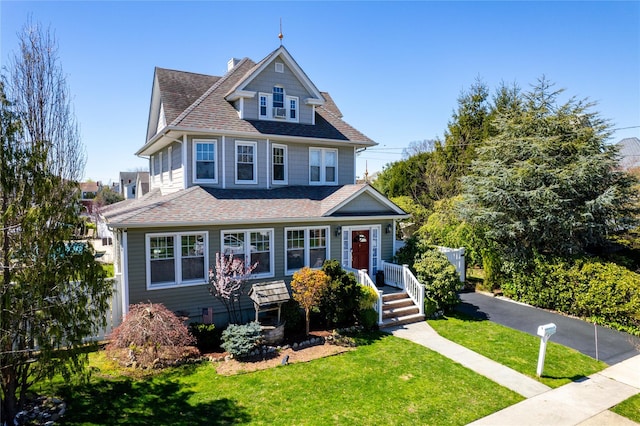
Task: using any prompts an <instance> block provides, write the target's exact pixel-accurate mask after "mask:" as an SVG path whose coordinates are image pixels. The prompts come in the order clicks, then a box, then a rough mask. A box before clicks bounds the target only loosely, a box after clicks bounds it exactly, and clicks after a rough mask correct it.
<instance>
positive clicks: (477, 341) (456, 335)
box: [428, 313, 607, 388]
mask: <svg viewBox="0 0 640 426" xmlns="http://www.w3.org/2000/svg"><path fill="white" fill-rule="evenodd" d="M428 322H429V324H430V325H431V326H432V327H433V328H434V329H435V330H436V331H437V332H438V334H440V335H441V336H442V337H445V338H447V339H449V340H452V341H454V342H456V343H458V344H460V345H462V346H464V347H466V348H469V349H471V350H472V351H475V352H478V353H480V354H482V355H484V356H486V357H487V358H490V359H492V360H494V361H497V362H499V363H500V364H503V365H506V366H507V367H510V368H512V369H514V370H516V371H518V372H520V373H522V374H526V375H527V376H531V377H533V378H537V377H536V367H537V365H538V352H539V350H540V338H539V337H536V336H532V335H530V334H527V333H523V332H521V331H518V330H514V329H512V328H509V327H505V326H502V325H500V324H496V323H493V322H491V321H487V320H479V319H475V318H470V317H468V316H465V315H462V314H459V313H454V314H452V315H451V316H449V317H444V318H442V319H437V320H429V321H428ZM551 340H553V337H552V338H551ZM606 367H607V364H605V363H604V362H602V361H596V360H595V359H593V358H591V357H589V356H586V355H583V354H581V353H580V352H578V351H576V350H574V349H571V348H567V347H566V346H562V345H559V344H557V343H554V342H553V341H550V342H549V343H548V344H547V354H546V357H545V363H544V371H543V372H542V377H541V378H540V379H539V380H540V381H541V382H542V383H544V384H545V385H547V386H550V387H552V388H557V387H559V386H562V385H564V384H567V383H569V382H571V381H574V380H576V379H579V378H580V377H585V376H588V375H590V374H593V373H596V372H598V371H600V370H602V369H604V368H606Z"/></svg>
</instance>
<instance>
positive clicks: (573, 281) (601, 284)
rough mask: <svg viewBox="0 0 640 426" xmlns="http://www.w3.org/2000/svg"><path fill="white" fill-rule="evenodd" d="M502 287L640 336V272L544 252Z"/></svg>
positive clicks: (529, 299) (523, 299)
mask: <svg viewBox="0 0 640 426" xmlns="http://www.w3.org/2000/svg"><path fill="white" fill-rule="evenodd" d="M509 277H510V279H508V280H506V282H505V283H503V285H502V290H503V292H504V294H505V295H506V296H508V297H510V298H512V299H515V300H518V301H521V302H525V303H528V304H531V305H534V306H538V307H541V308H546V309H554V310H557V311H560V312H564V313H567V314H569V315H574V316H577V317H580V318H586V319H588V320H589V321H592V322H595V323H598V324H601V325H605V326H609V327H612V328H615V329H617V330H621V331H626V332H628V333H632V334H636V335H640V274H637V273H635V272H632V271H630V270H628V269H626V268H624V267H623V266H620V265H617V264H615V263H611V262H606V261H603V260H601V259H597V258H579V259H573V260H567V259H560V258H551V257H545V256H541V255H538V256H536V257H535V259H534V261H533V263H532V265H530V267H529V268H526V269H522V270H515V268H514V270H512V271H510V273H509Z"/></svg>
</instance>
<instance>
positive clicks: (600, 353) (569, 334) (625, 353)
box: [456, 292, 640, 365]
mask: <svg viewBox="0 0 640 426" xmlns="http://www.w3.org/2000/svg"><path fill="white" fill-rule="evenodd" d="M460 299H461V300H462V303H460V304H459V305H458V307H457V308H456V310H458V311H460V312H462V313H465V314H467V315H471V316H474V317H477V318H485V319H488V320H490V321H493V322H496V323H498V324H502V325H504V326H507V327H510V328H514V329H516V330H520V331H524V332H526V333H529V334H532V335H534V336H535V335H536V333H537V331H538V326H539V325H542V324H548V323H550V322H552V323H554V324H555V325H556V326H557V332H556V334H554V335H553V336H552V337H551V341H552V342H556V343H560V344H561V345H564V346H568V347H570V348H573V349H575V350H577V351H579V352H582V353H583V354H585V355H588V356H590V357H592V358H597V359H599V360H601V361H604V362H606V363H607V364H609V365H612V364H616V363H618V362H620V361H624V360H626V359H628V358H631V357H633V356H636V355H639V354H640V338H638V337H636V336H632V335H630V334H627V333H622V332H619V331H616V330H611V329H609V328H604V327H601V326H595V327H594V325H593V324H591V323H588V322H586V321H582V320H578V319H575V318H570V317H567V316H564V315H560V314H556V313H553V312H548V311H545V310H543V309H538V308H533V307H531V306H526V305H523V304H520V303H516V302H513V301H510V300H507V299H503V298H497V297H492V296H488V295H485V294H483V293H474V292H471V293H461V294H460ZM596 337H597V348H596ZM596 350H597V356H596Z"/></svg>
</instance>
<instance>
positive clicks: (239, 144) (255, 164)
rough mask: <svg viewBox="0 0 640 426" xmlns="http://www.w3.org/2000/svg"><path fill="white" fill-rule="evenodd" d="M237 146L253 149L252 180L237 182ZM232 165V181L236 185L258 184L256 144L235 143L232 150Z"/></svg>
mask: <svg viewBox="0 0 640 426" xmlns="http://www.w3.org/2000/svg"><path fill="white" fill-rule="evenodd" d="M239 146H252V147H253V180H239V179H238V147H239ZM233 156H234V158H233V163H234V164H235V173H234V179H235V183H236V185H255V184H257V183H258V143H257V142H253V141H236V143H235V148H234V150H233Z"/></svg>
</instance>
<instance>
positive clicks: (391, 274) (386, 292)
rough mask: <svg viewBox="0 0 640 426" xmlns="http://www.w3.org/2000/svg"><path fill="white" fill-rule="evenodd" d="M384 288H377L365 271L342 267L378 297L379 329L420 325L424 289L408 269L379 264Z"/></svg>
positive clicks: (376, 307) (389, 264) (404, 266)
mask: <svg viewBox="0 0 640 426" xmlns="http://www.w3.org/2000/svg"><path fill="white" fill-rule="evenodd" d="M381 263H382V265H381V266H382V267H381V268H380V271H382V272H383V274H384V286H381V287H378V286H376V284H375V283H374V282H373V280H372V279H371V277H370V276H369V274H368V272H367V271H366V270H364V269H363V270H357V269H352V268H344V269H345V270H346V271H349V272H353V273H354V274H355V276H356V279H357V280H358V283H359V284H361V285H365V286H367V287H370V288H372V289H373V290H374V291H375V292H376V294H377V295H378V301H377V302H376V304H375V306H374V309H375V310H376V312H377V313H378V327H380V328H386V327H393V326H395V325H401V324H410V323H414V322H420V321H423V320H424V319H425V315H424V286H423V285H422V284H420V283H419V282H418V279H417V278H416V277H415V276H414V275H413V273H412V272H411V270H409V267H408V265H396V264H394V263H388V262H385V261H382V262H381Z"/></svg>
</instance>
